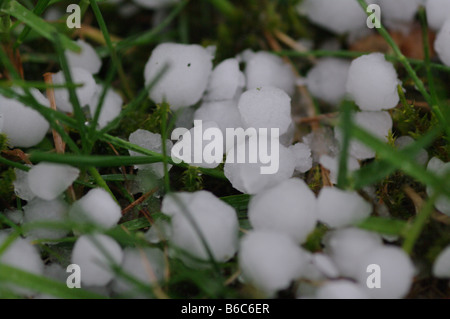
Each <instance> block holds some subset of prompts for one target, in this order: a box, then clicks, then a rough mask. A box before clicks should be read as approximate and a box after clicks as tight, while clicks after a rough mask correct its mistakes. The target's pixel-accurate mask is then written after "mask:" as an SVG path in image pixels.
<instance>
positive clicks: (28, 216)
mask: <svg viewBox="0 0 450 319" xmlns="http://www.w3.org/2000/svg"><path fill="white" fill-rule="evenodd" d="M68 209H69V207H68V205H67V204H66V203H65V202H64V201H63V200H61V199H55V200H50V201H47V200H42V199H40V198H35V199H33V200H32V201H30V202H29V203H28V204H27V205H26V206H24V208H23V211H24V218H23V222H24V224H25V225H26V224H32V223H34V222H37V223H39V222H51V223H64V222H66V220H67V211H68ZM68 233H69V231H68V230H67V229H62V228H59V227H39V228H34V227H33V228H31V229H30V230H28V231H27V232H26V235H27V237H28V238H31V239H61V238H64V237H65V236H66V235H67V234H68Z"/></svg>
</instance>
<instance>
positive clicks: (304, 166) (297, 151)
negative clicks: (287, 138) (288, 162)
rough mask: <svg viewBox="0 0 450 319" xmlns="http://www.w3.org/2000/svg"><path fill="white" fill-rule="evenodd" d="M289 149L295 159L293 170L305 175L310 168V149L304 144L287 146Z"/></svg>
mask: <svg viewBox="0 0 450 319" xmlns="http://www.w3.org/2000/svg"><path fill="white" fill-rule="evenodd" d="M289 149H290V150H291V152H292V153H293V154H294V157H295V170H296V171H297V172H300V173H306V172H307V171H309V170H310V169H311V167H312V157H311V149H310V148H309V146H308V145H306V144H304V143H296V144H294V145H291V146H289Z"/></svg>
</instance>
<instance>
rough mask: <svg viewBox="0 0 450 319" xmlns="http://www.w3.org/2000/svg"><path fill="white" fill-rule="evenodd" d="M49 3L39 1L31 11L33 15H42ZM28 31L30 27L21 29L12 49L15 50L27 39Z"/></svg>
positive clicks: (47, 0)
mask: <svg viewBox="0 0 450 319" xmlns="http://www.w3.org/2000/svg"><path fill="white" fill-rule="evenodd" d="M49 2H50V0H39V1H38V3H37V4H36V7H35V8H34V9H33V13H34V14H35V15H36V16H40V15H41V14H42V13H44V11H45V9H47V6H48V3H49ZM30 31H31V27H30V26H29V25H26V26H25V28H23V30H22V32H21V33H20V35H19V37H18V38H17V40H16V43H15V44H14V49H17V48H18V47H19V45H21V44H22V42H23V40H24V39H25V38H26V37H27V35H28V34H29V33H30Z"/></svg>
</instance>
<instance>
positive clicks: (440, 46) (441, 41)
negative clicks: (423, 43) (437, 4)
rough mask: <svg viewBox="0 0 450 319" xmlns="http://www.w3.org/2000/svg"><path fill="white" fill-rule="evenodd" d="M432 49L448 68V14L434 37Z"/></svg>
mask: <svg viewBox="0 0 450 319" xmlns="http://www.w3.org/2000/svg"><path fill="white" fill-rule="evenodd" d="M449 2H450V1H449ZM434 48H435V50H436V52H437V53H438V55H439V58H440V59H441V61H442V62H443V63H444V64H445V65H447V66H450V14H449V15H448V19H447V20H446V22H445V23H444V25H443V26H442V28H441V29H440V31H439V33H438V35H437V37H436V40H435V42H434Z"/></svg>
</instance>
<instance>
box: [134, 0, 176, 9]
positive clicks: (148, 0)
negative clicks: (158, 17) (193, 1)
mask: <svg viewBox="0 0 450 319" xmlns="http://www.w3.org/2000/svg"><path fill="white" fill-rule="evenodd" d="M179 1H180V0H134V2H135V3H136V4H138V5H140V6H141V7H144V8H147V9H162V8H165V7H168V6H170V5H172V4H174V3H177V2H179Z"/></svg>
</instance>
